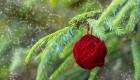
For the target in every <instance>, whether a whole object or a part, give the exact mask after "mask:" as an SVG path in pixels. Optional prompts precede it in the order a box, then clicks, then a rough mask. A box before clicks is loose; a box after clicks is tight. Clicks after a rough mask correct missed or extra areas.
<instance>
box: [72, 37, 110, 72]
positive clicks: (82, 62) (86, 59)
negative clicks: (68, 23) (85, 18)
mask: <svg viewBox="0 0 140 80" xmlns="http://www.w3.org/2000/svg"><path fill="white" fill-rule="evenodd" d="M106 54H107V47H106V45H105V43H104V41H102V40H100V39H99V38H97V37H95V36H93V35H91V34H86V35H84V36H83V37H82V38H81V39H80V40H78V41H77V42H76V43H75V45H74V47H73V56H74V59H75V62H76V63H77V64H78V65H79V66H81V67H82V68H84V69H86V70H91V69H93V68H94V67H103V65H104V59H105V56H106Z"/></svg>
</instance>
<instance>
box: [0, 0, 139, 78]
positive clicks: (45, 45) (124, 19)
mask: <svg viewBox="0 0 140 80" xmlns="http://www.w3.org/2000/svg"><path fill="white" fill-rule="evenodd" d="M78 1H79V3H77V2H78ZM78 1H74V0H60V1H58V0H48V1H45V0H43V1H39V0H24V1H23V4H21V5H16V6H18V7H17V8H16V10H15V11H13V12H12V11H11V13H10V15H8V14H9V13H8V14H6V15H7V16H6V17H5V16H3V17H4V19H2V20H1V18H0V20H1V22H0V26H1V27H0V32H2V31H3V30H6V29H7V28H8V29H9V28H10V29H12V28H13V29H14V30H15V32H14V33H12V34H8V33H7V32H8V31H7V30H6V31H3V32H4V33H2V35H0V37H1V36H2V37H1V38H2V39H0V58H1V57H2V58H1V59H0V61H2V60H3V58H7V57H5V56H4V55H6V54H4V53H1V52H3V51H4V48H5V47H8V46H10V43H11V42H12V44H11V45H14V46H16V45H18V44H16V43H18V40H19V39H23V36H24V35H25V34H24V33H26V32H27V31H28V34H29V32H31V31H30V30H28V29H27V28H28V27H24V28H23V27H20V26H29V25H27V24H30V23H32V24H31V25H32V26H34V25H35V24H39V25H37V26H41V27H43V28H44V26H45V27H46V24H48V23H50V24H51V27H52V24H54V23H55V24H54V25H56V23H57V22H55V21H54V23H52V22H51V21H49V19H51V18H52V16H53V17H54V18H55V19H58V18H57V17H59V16H61V15H57V14H50V15H51V16H49V14H48V13H46V12H45V11H46V10H45V9H44V8H42V6H41V5H45V8H47V10H48V9H50V11H51V10H52V9H54V13H56V12H55V11H57V10H58V13H60V12H59V9H61V8H62V7H63V8H62V9H61V10H64V9H65V8H64V7H66V6H67V7H70V8H69V9H75V8H72V6H73V7H75V6H80V7H78V10H77V12H76V11H75V13H79V12H80V10H82V9H83V8H81V6H82V7H84V8H85V11H88V12H85V11H84V13H82V14H80V15H77V16H75V17H74V18H72V19H71V20H70V21H69V22H68V27H65V28H63V29H60V30H58V31H56V32H54V33H51V34H48V35H46V36H44V37H43V38H41V39H39V40H38V41H37V42H36V43H35V44H34V45H33V47H32V48H31V49H30V51H29V52H27V50H25V51H24V49H23V50H21V49H18V50H19V51H16V52H13V57H12V59H11V65H10V71H9V72H11V73H19V74H22V72H24V70H25V68H26V67H28V66H30V65H33V64H36V66H37V69H36V70H37V73H36V80H57V79H58V80H62V79H67V80H74V79H75V78H76V79H77V80H85V79H89V80H94V79H95V78H96V75H97V73H98V71H99V70H100V69H99V68H95V69H93V70H91V71H85V70H83V69H81V68H79V67H78V66H77V65H76V64H74V60H73V58H72V48H73V45H74V43H75V42H76V41H77V40H78V39H79V38H80V37H82V36H83V35H84V34H86V33H87V27H90V29H91V31H92V34H93V35H95V36H97V37H99V38H100V39H102V40H104V41H105V42H106V44H107V47H108V50H109V51H108V53H113V51H114V50H116V47H118V46H119V45H120V44H122V43H123V41H122V38H124V37H125V36H126V35H128V34H132V32H133V31H134V29H136V24H137V23H138V22H139V21H140V15H139V14H140V6H139V5H140V1H139V0H113V1H112V2H111V4H110V5H109V6H108V7H107V9H105V10H104V11H103V10H102V8H103V6H102V5H101V4H100V3H98V1H97V0H88V1H86V0H83V1H80V0H78ZM92 2H93V3H96V4H94V5H95V7H96V8H93V7H94V6H93V5H92V6H89V4H90V3H91V4H93V3H92ZM48 3H50V4H49V5H51V8H48V5H47V6H46V4H48ZM36 4H39V5H38V6H36V7H34V6H35V5H36ZM73 4H75V5H73ZM85 4H87V6H88V7H87V6H85ZM97 4H98V5H97ZM39 6H41V8H40V7H39ZM59 6H60V7H61V8H58V7H59ZM89 7H92V9H89ZM83 10H84V9H83ZM9 12H10V11H9ZM52 12H53V10H52ZM70 12H71V11H70ZM81 12H82V11H81ZM67 13H69V12H66V14H67ZM66 14H62V15H66ZM11 15H16V16H15V17H14V19H15V18H17V17H19V18H20V19H18V20H19V21H18V20H17V21H14V20H13V19H12V23H13V24H10V22H8V20H7V18H9V17H10V18H11ZM54 15H55V16H54ZM67 15H69V14H67ZM71 16H73V15H70V16H69V17H71ZM0 17H1V16H0ZM12 18H13V17H12ZM20 21H21V23H22V22H23V23H22V24H20ZM24 21H27V23H26V22H25V23H24ZM64 21H65V22H66V21H67V20H66V18H64V19H63V20H60V19H58V22H61V24H64ZM17 22H18V23H17ZM62 22H63V23H62ZM9 25H10V27H9ZM64 25H65V24H64ZM56 26H57V27H58V25H56ZM52 28H53V27H52ZM31 29H34V27H33V28H31ZM45 31H46V30H45ZM48 31H49V30H48ZM0 34H1V33H0ZM36 34H37V33H36ZM45 34H46V33H45ZM7 35H12V36H14V37H12V38H10V40H8V39H9V36H7ZM32 35H35V33H33V34H32ZM118 35H119V36H118ZM4 36H6V37H4ZM120 36H121V38H120ZM17 37H18V38H17ZM27 40H28V38H27ZM27 40H26V41H27ZM20 45H23V44H20ZM18 46H19V45H18ZM114 46H115V47H114ZM28 47H30V46H28ZM131 48H132V55H133V59H134V61H133V62H134V67H135V74H134V76H135V79H136V80H139V75H140V72H139V70H140V63H139V58H140V56H139V48H138V45H137V43H136V42H135V40H132V44H131ZM25 53H27V55H26V54H25ZM24 61H25V62H24ZM5 62H6V61H5ZM3 63H4V62H3ZM3 63H0V64H1V65H2V64H3ZM106 63H108V61H106ZM7 68H8V63H6V67H5V68H3V69H2V70H0V77H1V74H2V72H5V71H6V73H5V74H3V75H4V76H5V75H6V76H7V74H8V70H7ZM0 69H1V68H0ZM3 75H2V76H3ZM78 76H80V77H78ZM0 79H1V78H0Z"/></svg>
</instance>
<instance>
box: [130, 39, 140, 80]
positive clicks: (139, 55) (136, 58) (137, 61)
mask: <svg viewBox="0 0 140 80" xmlns="http://www.w3.org/2000/svg"><path fill="white" fill-rule="evenodd" d="M131 48H132V55H133V63H134V67H135V74H134V77H135V80H140V49H139V47H138V43H137V42H136V40H135V39H132V44H131Z"/></svg>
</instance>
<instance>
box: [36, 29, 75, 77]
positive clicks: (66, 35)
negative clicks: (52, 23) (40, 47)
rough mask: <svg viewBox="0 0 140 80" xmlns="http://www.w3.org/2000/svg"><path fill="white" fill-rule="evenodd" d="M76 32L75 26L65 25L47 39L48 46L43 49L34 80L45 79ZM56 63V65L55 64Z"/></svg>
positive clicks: (55, 66)
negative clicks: (65, 26) (54, 35)
mask: <svg viewBox="0 0 140 80" xmlns="http://www.w3.org/2000/svg"><path fill="white" fill-rule="evenodd" d="M76 33H77V31H76V28H73V27H67V28H64V29H63V30H61V31H59V34H57V36H56V37H53V38H51V39H50V40H49V41H48V46H46V48H45V49H44V51H43V54H44V55H43V57H42V58H41V62H40V64H39V67H38V72H37V78H36V80H47V79H49V76H50V75H51V74H52V72H53V71H54V70H55V68H57V67H58V65H59V64H60V63H61V62H62V61H61V59H60V58H59V54H60V53H61V52H62V51H63V49H64V47H65V46H66V45H67V43H68V42H69V41H70V40H71V39H72V38H73V36H74V35H75V34H76ZM57 64H58V65H57Z"/></svg>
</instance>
